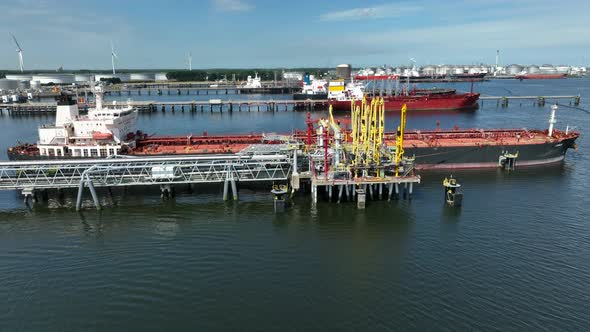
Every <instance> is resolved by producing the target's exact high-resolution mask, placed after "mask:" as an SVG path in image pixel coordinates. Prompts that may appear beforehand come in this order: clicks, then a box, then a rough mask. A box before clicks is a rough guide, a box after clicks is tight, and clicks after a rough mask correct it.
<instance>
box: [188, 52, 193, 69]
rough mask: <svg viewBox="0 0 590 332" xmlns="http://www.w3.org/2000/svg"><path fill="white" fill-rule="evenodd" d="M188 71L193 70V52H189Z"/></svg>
mask: <svg viewBox="0 0 590 332" xmlns="http://www.w3.org/2000/svg"><path fill="white" fill-rule="evenodd" d="M188 70H189V71H192V70H193V54H192V53H191V52H188Z"/></svg>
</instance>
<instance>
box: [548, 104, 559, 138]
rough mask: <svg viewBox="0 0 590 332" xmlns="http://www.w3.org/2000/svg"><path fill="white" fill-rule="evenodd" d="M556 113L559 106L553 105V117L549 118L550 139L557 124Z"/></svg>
mask: <svg viewBox="0 0 590 332" xmlns="http://www.w3.org/2000/svg"><path fill="white" fill-rule="evenodd" d="M555 111H557V105H552V106H551V117H550V118H549V137H551V136H553V125H554V124H555V123H556V122H557V121H555Z"/></svg>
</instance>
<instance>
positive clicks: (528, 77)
mask: <svg viewBox="0 0 590 332" xmlns="http://www.w3.org/2000/svg"><path fill="white" fill-rule="evenodd" d="M565 77H566V74H525V75H516V76H515V78H516V79H519V80H548V79H559V78H565Z"/></svg>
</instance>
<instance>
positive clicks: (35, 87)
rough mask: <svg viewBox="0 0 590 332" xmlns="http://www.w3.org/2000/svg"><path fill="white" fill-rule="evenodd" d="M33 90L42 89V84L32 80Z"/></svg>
mask: <svg viewBox="0 0 590 332" xmlns="http://www.w3.org/2000/svg"><path fill="white" fill-rule="evenodd" d="M30 82H31V84H30V85H31V89H40V88H41V82H39V81H33V80H31V81H30Z"/></svg>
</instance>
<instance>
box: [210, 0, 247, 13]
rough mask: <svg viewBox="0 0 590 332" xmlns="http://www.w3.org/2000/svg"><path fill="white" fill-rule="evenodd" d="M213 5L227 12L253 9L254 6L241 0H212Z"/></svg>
mask: <svg viewBox="0 0 590 332" xmlns="http://www.w3.org/2000/svg"><path fill="white" fill-rule="evenodd" d="M213 5H214V6H215V8H217V9H218V10H222V11H228V12H247V11H249V10H252V9H254V6H253V5H251V4H249V3H247V2H245V1H243V0H213Z"/></svg>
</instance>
